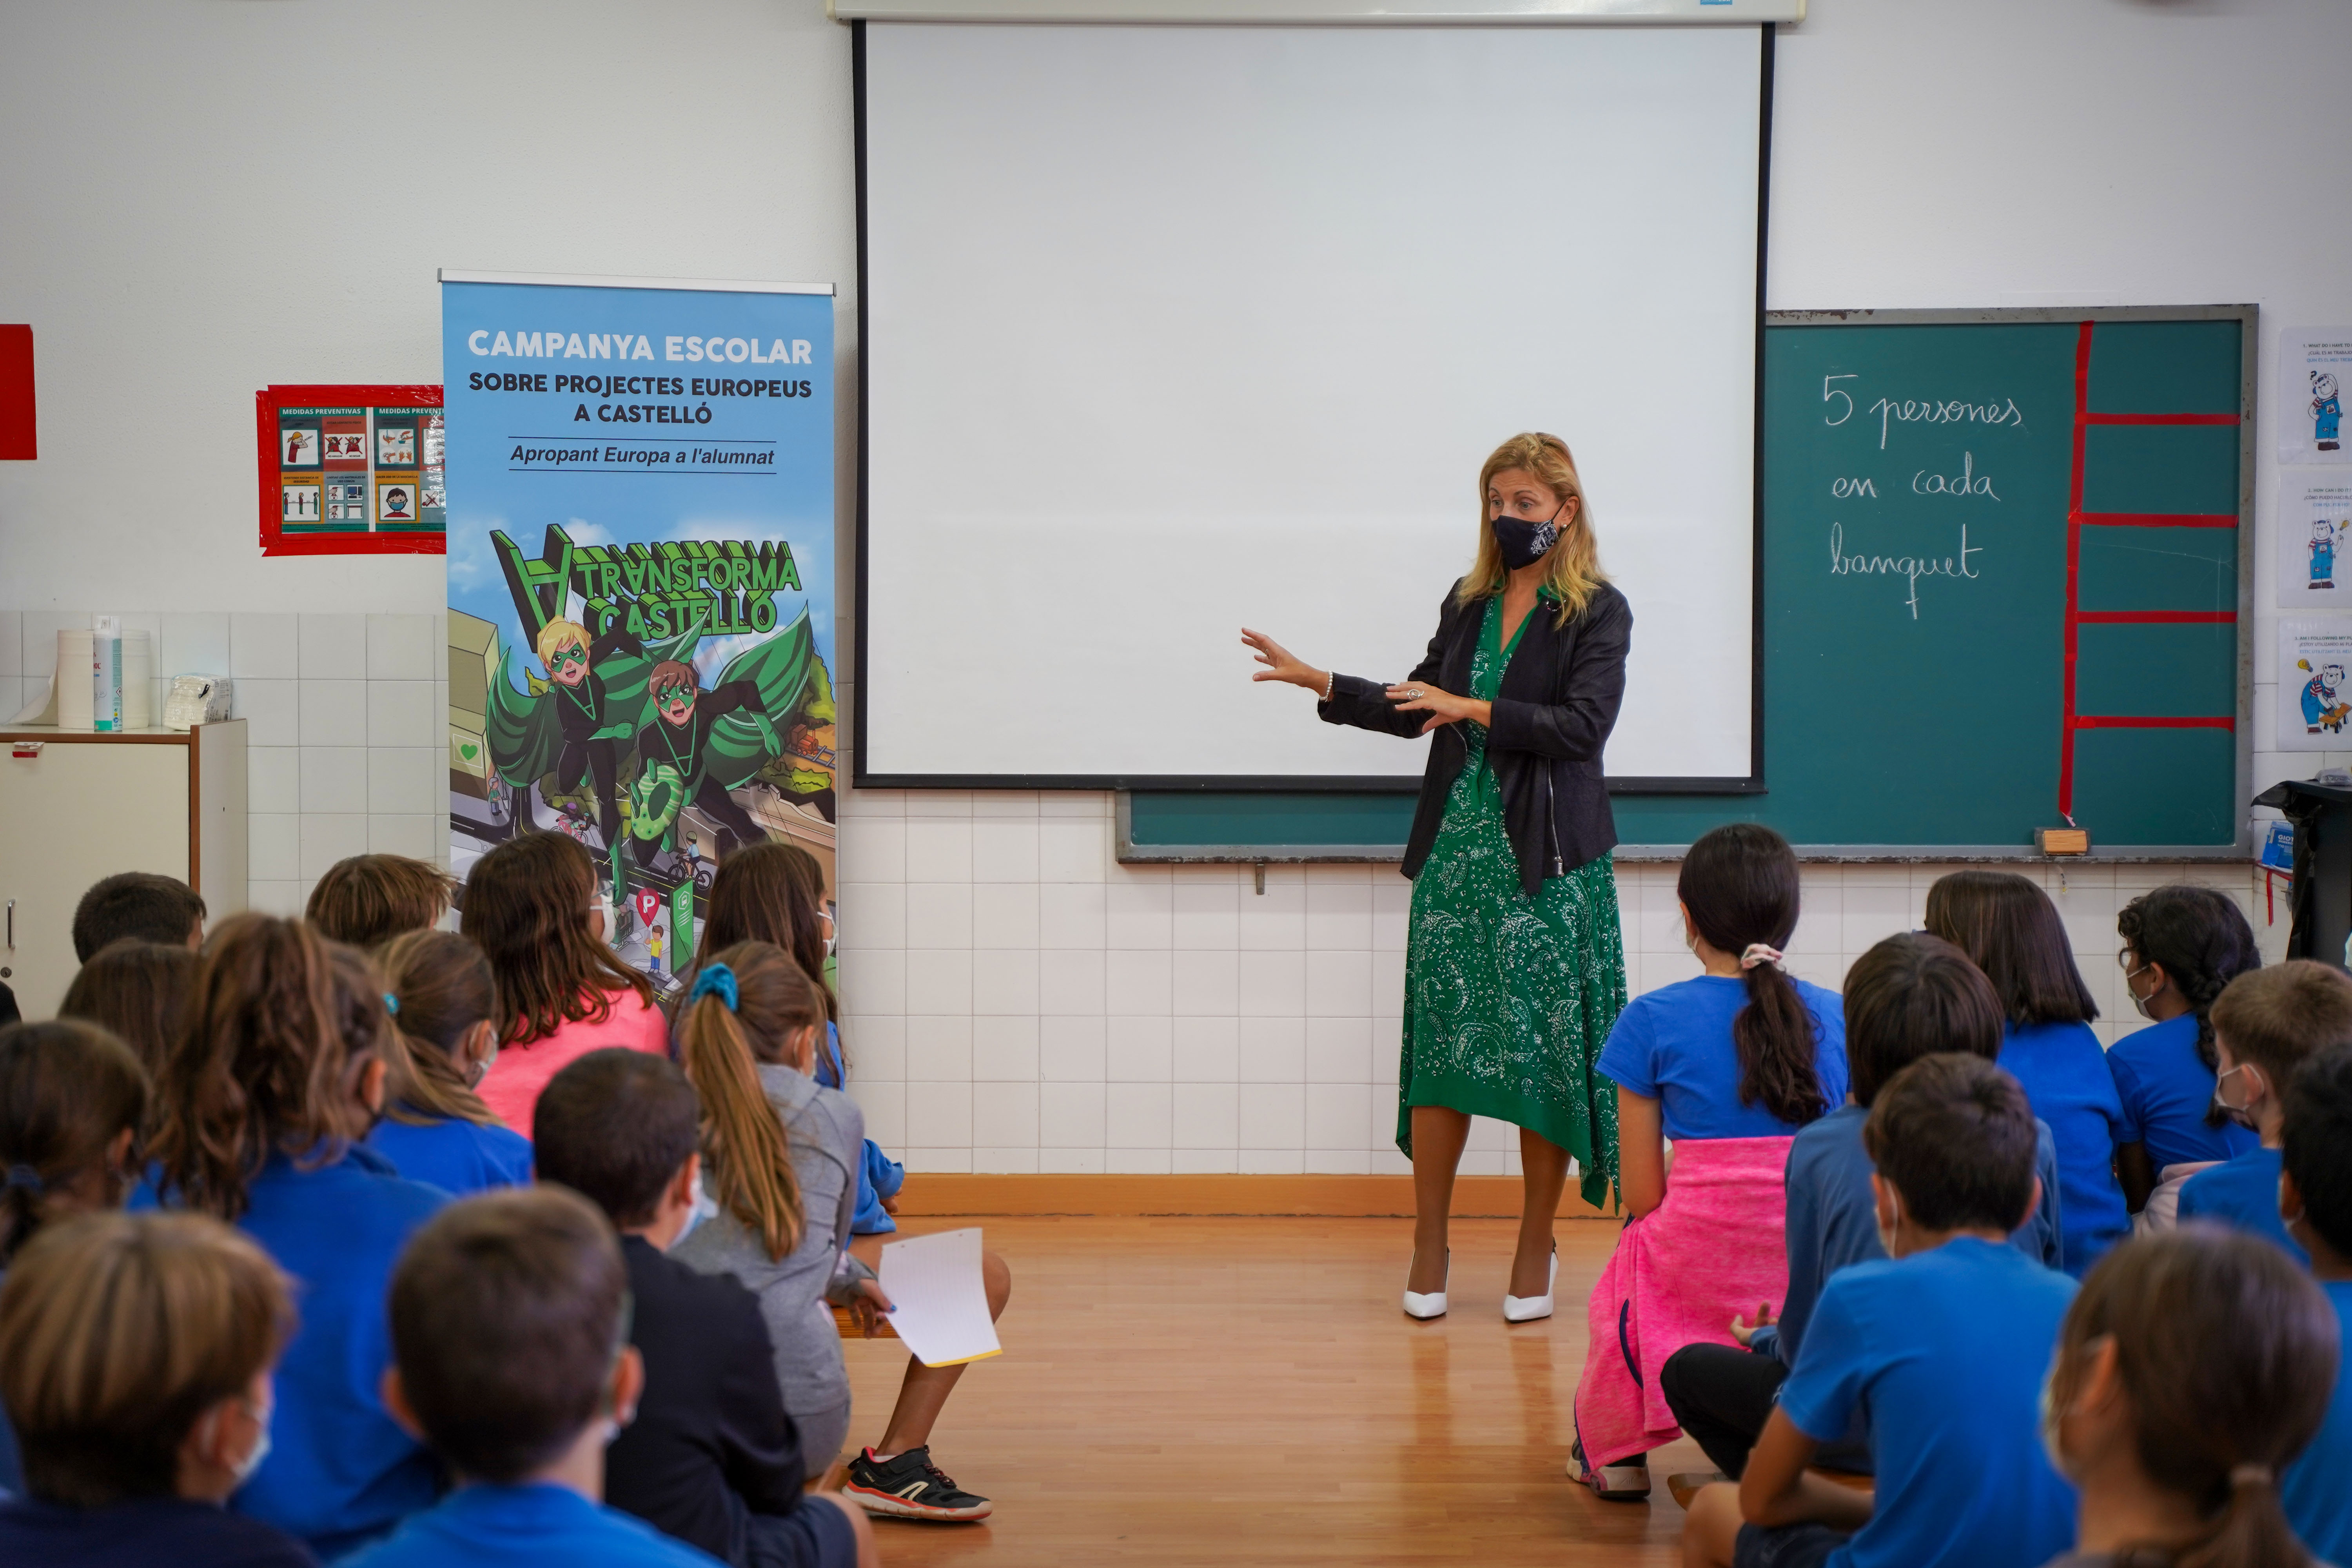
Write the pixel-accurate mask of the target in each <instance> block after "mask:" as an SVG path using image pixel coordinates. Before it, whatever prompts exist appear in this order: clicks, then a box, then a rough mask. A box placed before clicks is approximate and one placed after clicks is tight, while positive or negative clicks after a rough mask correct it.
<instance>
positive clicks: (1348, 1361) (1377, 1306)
mask: <svg viewBox="0 0 2352 1568" xmlns="http://www.w3.org/2000/svg"><path fill="white" fill-rule="evenodd" d="M967 1224H976V1225H979V1226H982V1229H983V1231H984V1232H985V1233H986V1237H987V1244H988V1245H989V1246H990V1247H992V1248H994V1249H995V1250H996V1251H998V1252H1001V1253H1002V1254H1003V1255H1004V1257H1005V1258H1006V1259H1007V1261H1008V1262H1010V1263H1011V1265H1012V1268H1013V1300H1012V1304H1011V1305H1010V1306H1009V1307H1008V1308H1007V1309H1006V1310H1005V1313H1004V1317H1003V1321H1002V1322H1001V1323H1000V1325H999V1334H1000V1337H1001V1338H1002V1340H1003V1343H1004V1354H1003V1355H1002V1356H1000V1357H997V1358H995V1359H993V1360H991V1361H986V1362H981V1363H976V1364H974V1365H973V1366H972V1367H971V1370H970V1371H969V1372H967V1373H965V1374H964V1379H963V1383H962V1384H961V1387H960V1388H958V1390H957V1391H956V1394H955V1397H954V1398H953V1399H952V1400H951V1401H950V1404H949V1405H948V1409H947V1413H946V1415H944V1416H943V1417H942V1418H941V1420H940V1426H939V1429H938V1430H937V1432H936V1433H935V1434H934V1435H933V1437H932V1443H931V1452H932V1457H933V1458H934V1459H935V1460H936V1461H937V1462H938V1463H939V1464H940V1467H941V1468H944V1469H945V1470H946V1471H947V1472H948V1473H949V1474H950V1475H951V1476H953V1477H955V1478H956V1479H957V1480H958V1481H959V1482H961V1483H962V1484H963V1485H965V1486H968V1487H970V1488H971V1489H973V1490H975V1491H978V1492H981V1493H982V1494H984V1495H986V1496H988V1497H990V1498H992V1499H993V1500H995V1502H996V1514H995V1517H994V1518H992V1519H991V1520H989V1521H986V1522H985V1523H982V1524H978V1525H924V1524H912V1523H905V1522H900V1521H877V1533H878V1534H879V1536H880V1539H881V1544H882V1550H883V1559H884V1561H885V1562H886V1563H893V1564H901V1563H905V1564H925V1563H1005V1564H1013V1563H1018V1564H1022V1565H1023V1568H1029V1565H1033V1564H1034V1565H1038V1568H1050V1565H1055V1564H1079V1563H1087V1564H1094V1563H1188V1564H1199V1563H1210V1564H1244V1563H1476V1564H1480V1565H1481V1568H1487V1565H1491V1568H1507V1565H1509V1564H1516V1563H1541V1564H1546V1565H1547V1568H1581V1565H1583V1564H1598V1563H1609V1564H1612V1565H1615V1564H1624V1565H1628V1568H1633V1565H1647V1564H1656V1565H1661V1568H1663V1565H1665V1564H1670V1563H1676V1562H1678V1561H1679V1557H1678V1555H1677V1552H1676V1545H1675V1542H1676V1539H1677V1536H1678V1533H1679V1531H1680V1530H1681V1527H1682V1512H1681V1510H1679V1509H1677V1508H1676V1507H1675V1504H1674V1500H1672V1499H1671V1498H1670V1497H1669V1496H1667V1493H1666V1488H1665V1478H1666V1477H1667V1476H1668V1475H1669V1474H1671V1473H1672V1472H1674V1471H1676V1470H1692V1469H1704V1468H1708V1467H1707V1466H1706V1461H1705V1459H1704V1458H1703V1457H1702V1456H1701V1455H1700V1453H1699V1451H1698V1448H1697V1446H1696V1444H1693V1443H1691V1442H1690V1441H1688V1440H1687V1439H1685V1440H1683V1441H1681V1442H1677V1443H1675V1444H1674V1445H1672V1446H1671V1447H1667V1448H1664V1449H1663V1450H1660V1451H1659V1452H1657V1453H1655V1454H1654V1455H1652V1456H1651V1464H1652V1466H1653V1467H1654V1472H1653V1473H1654V1479H1655V1487H1654V1495H1653V1496H1652V1498H1651V1500H1650V1501H1648V1502H1647V1503H1631V1504H1627V1503H1604V1502H1601V1500H1598V1499H1597V1498H1595V1497H1593V1496H1592V1494H1591V1492H1589V1491H1587V1490H1585V1489H1582V1488H1580V1487H1578V1486H1576V1485H1574V1484H1573V1483H1572V1482H1570V1480H1569V1479H1568V1478H1567V1476H1566V1475H1565V1474H1564V1473H1563V1471H1564V1467H1565V1465H1566V1463H1567V1458H1568V1447H1569V1443H1570V1438H1571V1436H1572V1433H1571V1429H1570V1420H1571V1416H1570V1405H1571V1403H1572V1401H1573V1399H1574V1396H1575V1392H1576V1380H1577V1374H1578V1373H1579V1371H1580V1368H1581V1367H1582V1365H1583V1357H1584V1342H1585V1332H1584V1302H1585V1298H1586V1296H1587V1295H1588V1294H1589V1293H1590V1292H1591V1286H1592V1281H1593V1279H1594V1278H1595V1277H1596V1276H1597V1275H1598V1274H1599V1272H1600V1270H1601V1266H1602V1264H1603V1263H1604V1262H1605V1261H1606V1260H1607V1258H1608V1256H1609V1251H1610V1248H1611V1247H1612V1245H1613V1243H1614V1241H1615V1239H1616V1236H1617V1226H1615V1225H1613V1224H1610V1223H1607V1222H1603V1221H1594V1220H1563V1221H1561V1222H1560V1225H1559V1249H1560V1270H1559V1285H1558V1287H1557V1300H1558V1301H1559V1310H1558V1312H1556V1313H1555V1315H1554V1316H1553V1317H1552V1318H1551V1319H1549V1321H1545V1322H1541V1323H1531V1324H1523V1325H1518V1326H1510V1325H1506V1324H1505V1323H1504V1321H1503V1320H1502V1298H1503V1290H1504V1287H1505V1284H1506V1282H1507V1272H1508V1268H1509V1258H1510V1248H1511V1242H1512V1237H1513V1236H1514V1235H1515V1233H1516V1230H1517V1226H1516V1225H1515V1224H1514V1223H1513V1222H1510V1221H1506V1220H1491V1219H1489V1220H1465V1219H1457V1220H1455V1221H1454V1275H1453V1279H1452V1284H1451V1291H1450V1294H1451V1305H1452V1310H1451V1312H1450V1313H1449V1314H1448V1315H1447V1316H1446V1317H1444V1318H1442V1319H1439V1320H1436V1321H1433V1322H1428V1323H1416V1322H1414V1321H1412V1320H1410V1319H1408V1318H1406V1317H1405V1316H1404V1315H1403V1314H1402V1311H1401V1310H1399V1308H1398V1295H1399V1292H1400V1291H1402V1289H1403V1287H1404V1271H1405V1261H1406V1253H1407V1251H1408V1249H1409V1248H1410V1247H1411V1243H1412V1225H1411V1222H1410V1221H1407V1220H1399V1219H1300V1218H1276V1217H1237V1218H1075V1217H1035V1218H1032V1217H1023V1218H986V1219H978V1220H956V1219H952V1218H925V1219H921V1220H918V1221H914V1222H912V1223H911V1224H910V1225H909V1226H908V1228H909V1229H910V1230H913V1229H918V1228H919V1229H921V1230H934V1229H940V1230H944V1229H951V1228H954V1227H956V1226H959V1225H967ZM847 1352H848V1360H849V1372H850V1381H851V1384H852V1385H853V1387H854V1389H855V1392H856V1418H855V1420H854V1422H853V1425H852V1431H851V1437H850V1440H851V1442H852V1443H853V1444H858V1443H868V1442H872V1441H874V1440H875V1439H876V1438H877V1436H879V1435H880V1431H881V1426H882V1423H883V1421H884V1419H885V1418H886V1416H887V1413H888V1410H889V1406H890V1402H891V1400H892V1398H893V1397H894V1396H895V1394H896V1393H897V1389H898V1375H899V1373H900V1371H901V1369H902V1368H903V1367H904V1365H905V1356H906V1352H905V1350H904V1349H903V1347H901V1346H899V1345H898V1344H897V1343H896V1342H891V1341H874V1342H860V1341H854V1340H853V1341H851V1342H848V1345H847Z"/></svg>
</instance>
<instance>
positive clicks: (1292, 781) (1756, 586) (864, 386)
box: [849, 17, 1778, 795]
mask: <svg viewBox="0 0 2352 1568" xmlns="http://www.w3.org/2000/svg"><path fill="white" fill-rule="evenodd" d="M891 25H893V26H922V25H923V24H920V23H895V24H891ZM1756 27H1757V31H1758V33H1759V36H1760V38H1759V48H1758V53H1759V68H1760V70H1761V72H1762V80H1761V83H1760V86H1759V91H1758V95H1757V97H1758V106H1757V107H1758V115H1759V125H1758V128H1757V154H1756V165H1757V167H1756V305H1755V353H1754V359H1755V371H1754V374H1755V391H1754V395H1753V398H1752V402H1753V404H1754V411H1753V414H1754V421H1755V429H1754V431H1753V433H1752V439H1753V444H1754V449H1753V453H1752V456H1751V458H1750V462H1751V465H1752V471H1751V474H1750V482H1749V500H1748V505H1749V522H1748V527H1749V560H1750V563H1751V565H1750V570H1749V583H1748V775H1747V777H1745V778H1735V777H1730V776H1719V775H1712V774H1710V775H1703V776H1695V777H1690V776H1675V775H1632V776H1625V777H1612V778H1610V779H1608V780H1607V781H1606V782H1607V785H1608V790H1609V793H1610V794H1612V795H1762V794H1764V793H1765V782H1764V325H1765V310H1764V303H1765V282H1766V279H1765V271H1766V264H1767V260H1768V257H1769V237H1770V228H1771V213H1772V205H1771V195H1772V74H1773V72H1772V66H1773V54H1774V45H1775V41H1776V37H1777V33H1778V29H1777V27H1776V26H1775V24H1773V23H1771V22H1762V23H1759V24H1756ZM849 60H850V115H851V121H852V130H851V134H852V142H853V149H854V163H855V166H856V209H857V211H856V216H857V355H858V375H857V400H856V402H857V508H856V544H855V548H854V550H853V552H852V553H853V559H854V560H855V562H856V584H854V586H853V589H852V593H851V603H852V605H853V606H854V609H853V614H854V615H855V616H856V625H855V626H853V627H852V632H853V634H854V635H853V637H852V638H851V641H852V644H853V646H854V647H855V649H856V654H855V657H856V668H855V670H854V674H855V676H856V682H855V688H854V692H853V696H852V700H851V703H850V713H851V724H852V729H851V734H850V784H851V786H852V787H853V788H856V789H953V790H981V789H989V790H996V789H1002V790H1161V791H1164V790H1201V791H1228V790H1264V791H1270V792H1271V791H1317V790H1327V791H1338V792H1343V793H1363V794H1376V795H1411V794H1413V793H1415V792H1417V791H1419V790H1420V788H1421V787H1422V780H1420V779H1418V778H1413V777H1411V776H1408V775H1403V774H1389V773H1371V774H1365V773H1292V774H1280V775H1272V776H1269V775H1266V774H1260V773H876V772H873V771H872V770H871V769H869V767H868V766H867V763H866V755H867V747H866V737H867V735H868V734H870V733H871V731H870V729H869V727H868V726H869V723H870V716H869V713H868V710H867V703H866V679H865V672H866V626H867V625H868V622H869V617H868V616H867V615H866V595H867V593H868V590H869V588H870V585H871V577H872V574H871V570H870V563H869V554H868V550H867V529H868V517H867V500H866V498H867V496H868V494H869V493H870V491H871V489H872V487H871V486H870V485H869V484H868V483H867V479H868V465H869V458H870V445H871V444H870V441H869V437H868V431H869V428H870V426H871V414H870V408H869V404H868V398H869V395H870V394H869V388H870V385H871V383H872V377H871V376H870V375H869V374H867V372H868V360H867V354H866V347H867V344H868V343H869V342H871V339H870V338H869V337H868V335H867V334H868V333H869V332H870V331H871V330H872V328H871V323H870V321H868V319H867V311H866V301H867V299H868V297H869V291H868V288H867V278H866V254H867V242H866V21H865V19H864V18H862V17H860V18H857V19H856V20H853V21H852V22H851V23H850V24H849Z"/></svg>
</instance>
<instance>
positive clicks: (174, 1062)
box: [131, 914, 448, 1560]
mask: <svg viewBox="0 0 2352 1568" xmlns="http://www.w3.org/2000/svg"><path fill="white" fill-rule="evenodd" d="M390 1033H391V1026H390V1020H389V1019H388V1018H387V1016H385V1013H384V1007H383V975H382V973H379V972H378V971H376V969H375V967H374V965H373V964H372V963H369V962H368V961H367V960H366V959H365V958H364V957H362V955H361V954H360V953H358V952H355V951H353V950H352V949H350V948H347V947H341V946H339V945H338V944H335V943H332V942H327V941H325V940H324V939H323V938H321V937H320V935H319V933H318V932H316V931H312V930H311V929H310V927H309V926H307V925H304V924H303V923H302V922H300V921H285V920H275V919H272V918H271V917H269V916H267V915H257V914H243V915H236V916H232V917H231V918H230V919H229V920H227V921H224V922H223V923H222V925H221V928H220V929H219V930H218V931H215V932H214V933H213V937H212V941H211V942H208V943H206V944H205V955H204V963H203V965H202V966H201V967H200V968H199V969H198V970H197V972H196V984H195V990H194V993H193V994H191V995H190V997H189V999H188V1024H187V1028H186V1029H185V1031H184V1033H183V1034H182V1035H181V1037H180V1039H179V1041H178V1043H177V1044H176V1045H175V1046H174V1047H173V1050H172V1053H171V1054H170V1055H169V1056H167V1057H166V1058H164V1060H163V1071H162V1073H161V1074H159V1075H158V1077H157V1080H156V1086H155V1100H156V1117H155V1126H154V1131H153V1132H152V1134H151V1135H150V1137H149V1140H148V1148H147V1152H148V1154H149V1156H150V1158H151V1159H152V1162H153V1163H152V1166H151V1167H150V1170H149V1173H148V1176H147V1178H146V1180H145V1181H144V1182H142V1184H141V1185H140V1188H139V1190H138V1191H137V1192H135V1193H133V1194H131V1206H132V1207H134V1208H139V1207H148V1206H153V1205H158V1204H160V1205H163V1206H164V1207H169V1208H184V1209H195V1210H201V1211H202V1212H204V1213H206V1214H210V1215H214V1216H215V1217H217V1218H220V1219H224V1220H228V1221H230V1222H232V1223H234V1224H235V1225H236V1226H237V1227H238V1228H239V1229H241V1230H243V1231H244V1232H246V1234H247V1235H248V1236H251V1237H253V1238H254V1239H255V1240H256V1241H257V1242H259V1243H260V1244H261V1245H262V1247H264V1248H266V1249H267V1250H268V1253H269V1255H270V1257H271V1258H274V1259H276V1260H277V1263H278V1267H279V1268H283V1269H285V1270H286V1272H287V1273H289V1275H291V1276H293V1277H294V1279H295V1280H296V1281H297V1284H298V1294H299V1304H300V1314H301V1320H300V1326H299V1328H297V1329H296V1330H295V1332H294V1336H293V1338H292V1340H291V1341H290V1342H289V1343H288V1345H287V1347H286V1355H285V1359H284V1360H283V1362H281V1363H279V1366H278V1407H277V1409H278V1415H277V1426H276V1429H275V1438H274V1446H273V1447H271V1449H270V1451H269V1458H268V1459H266V1460H264V1461H263V1462H262V1464H261V1467H260V1468H259V1469H257V1471H256V1472H255V1473H254V1475H253V1478H252V1479H250V1480H248V1481H247V1482H246V1483H245V1485H244V1486H242V1487H241V1488H239V1489H238V1490H237V1493H236V1510H237V1511H238V1512H239V1513H243V1514H247V1515H250V1516H252V1517H253V1518H256V1519H259V1520H264V1521H268V1522H269V1523H271V1524H274V1525H276V1526H278V1528H279V1529H281V1530H283V1531H286V1532H287V1533H289V1534H290V1535H295V1536H299V1537H300V1538H301V1539H302V1540H303V1541H304V1542H306V1543H307V1544H308V1545H309V1546H310V1549H311V1550H312V1551H313V1552H317V1553H318V1554H319V1556H320V1558H321V1559H322V1560H324V1559H331V1558H334V1557H337V1556H340V1555H341V1554H342V1553H344V1552H350V1551H352V1550H354V1549H356V1548H357V1547H359V1546H361V1545H362V1544H364V1543H365V1542H369V1541H372V1540H373V1539H374V1538H375V1537H377V1536H379V1535H381V1534H383V1532H384V1531H388V1530H390V1529H391V1528H392V1527H393V1526H394V1524H395V1523H397V1522H398V1521H400V1519H401V1518H402V1516H404V1515H405V1514H408V1513H411V1512H413V1511H415V1510H417V1509H420V1508H423V1507H424V1506H425V1504H427V1503H429V1502H430V1501H432V1500H433V1496H434V1494H435V1492H436V1491H437V1490H438V1489H439V1486H440V1477H439V1474H438V1472H437V1471H436V1468H435V1466H434V1464H433V1460H432V1457H431V1456H430V1455H428V1454H426V1453H425V1451H424V1449H423V1448H421V1447H418V1446H417V1444H416V1443H415V1440H414V1439H412V1438H410V1437H409V1436H407V1434H405V1433H404V1432H403V1431H401V1429H400V1428H399V1427H397V1426H394V1425H393V1423H392V1421H391V1419H390V1418H389V1417H387V1416H386V1415H384V1412H383V1405H382V1403H381V1401H380V1400H379V1399H378V1397H377V1394H376V1383H377V1380H378V1378H379V1377H380V1376H381V1374H382V1373H383V1368H384V1366H385V1365H386V1364H387V1363H388V1362H389V1361H390V1360H391V1356H390V1347H389V1343H388V1342H387V1340H386V1338H385V1331H384V1316H383V1289H384V1281H385V1280H386V1279H389V1278H390V1277H391V1274H392V1266H393V1262H394V1259H395V1258H398V1257H399V1255H400V1249H401V1247H402V1246H403V1245H404V1243H406V1241H407V1240H408V1237H409V1236H410V1235H411V1234H412V1233H413V1232H415V1229H416V1227H417V1226H420V1225H422V1224H424V1223H425V1220H426V1219H427V1218H428V1217H429V1216H430V1215H432V1214H433V1212H434V1211H435V1210H436V1209H438V1208H440V1207H441V1206H442V1205H444V1204H446V1203H447V1202H448V1195H447V1194H445V1193H443V1192H442V1191H440V1189H438V1188H436V1187H428V1186H425V1185H424V1184H421V1183H416V1182H409V1181H404V1180H402V1179H401V1178H400V1176H399V1175H398V1174H397V1173H395V1172H394V1170H393V1168H392V1166H391V1164H390V1163H389V1162H387V1161H386V1160H384V1159H383V1156H381V1155H379V1154H377V1153H375V1152H373V1151H372V1150H370V1149H367V1148H365V1147H364V1146H362V1143H361V1142H360V1141H361V1139H362V1137H364V1136H365V1134H366V1132H367V1130H368V1127H369V1125H370V1124H371V1123H372V1122H373V1121H374V1120H375V1118H376V1116H377V1115H378V1114H379V1113H380V1112H381V1111H382V1110H383V1081H384V1054H385V1050H386V1041H387V1037H389V1035H390Z"/></svg>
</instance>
